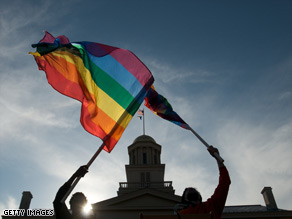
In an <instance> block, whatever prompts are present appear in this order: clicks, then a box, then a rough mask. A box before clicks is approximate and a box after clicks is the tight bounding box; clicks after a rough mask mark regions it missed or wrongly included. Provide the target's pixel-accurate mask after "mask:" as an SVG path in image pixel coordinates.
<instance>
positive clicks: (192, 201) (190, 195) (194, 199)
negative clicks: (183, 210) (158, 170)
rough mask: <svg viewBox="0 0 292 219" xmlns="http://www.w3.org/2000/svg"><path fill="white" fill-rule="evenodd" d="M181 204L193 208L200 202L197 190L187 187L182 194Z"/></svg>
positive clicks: (200, 198)
mask: <svg viewBox="0 0 292 219" xmlns="http://www.w3.org/2000/svg"><path fill="white" fill-rule="evenodd" d="M181 202H182V203H183V204H185V205H192V206H195V205H197V204H198V203H200V202H202V196H201V194H200V192H198V190H197V189H195V188H192V187H188V188H186V189H185V190H184V192H183V195H182V197H181Z"/></svg>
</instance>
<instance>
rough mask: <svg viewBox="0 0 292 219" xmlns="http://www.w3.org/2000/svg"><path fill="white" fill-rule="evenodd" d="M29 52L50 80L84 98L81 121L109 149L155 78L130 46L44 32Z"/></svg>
mask: <svg viewBox="0 0 292 219" xmlns="http://www.w3.org/2000/svg"><path fill="white" fill-rule="evenodd" d="M32 46H33V47H36V48H37V51H36V52H34V53H31V54H32V55H34V58H35V60H36V62H37V64H38V67H39V69H40V70H43V71H45V73H46V76H47V79H48V82H49V83H50V84H51V86H52V87H53V88H54V89H56V90H57V91H59V92H60V93H62V94H64V95H66V96H69V97H71V98H74V99H76V100H79V101H80V102H81V103H82V107H81V117H80V122H81V124H82V126H83V127H84V129H85V130H86V131H88V132H89V133H91V134H93V135H95V136H97V137H99V138H100V139H102V141H103V142H104V145H105V146H104V150H106V151H108V152H110V151H111V150H112V149H113V148H114V146H115V145H116V143H117V142H118V140H119V139H120V137H121V135H122V133H123V132H124V130H125V128H126V127H127V125H128V123H129V122H130V120H131V119H132V117H133V115H134V114H135V113H136V112H137V110H138V108H139V107H140V105H141V103H142V102H143V100H144V98H145V96H146V94H147V92H148V90H149V88H150V86H151V84H152V83H153V81H154V79H153V76H152V74H151V72H150V71H149V69H148V68H147V67H146V66H145V65H144V64H143V63H142V62H141V60H140V59H139V58H137V57H136V56H135V55H134V54H133V53H132V52H130V51H129V50H125V49H121V48H117V47H112V46H108V45H104V44H100V43H93V42H87V41H83V42H76V43H70V41H69V40H68V38H67V37H65V36H59V37H57V38H55V37H53V36H52V35H51V34H50V33H48V32H45V36H44V38H43V39H42V40H41V41H40V42H39V43H38V44H33V45H32Z"/></svg>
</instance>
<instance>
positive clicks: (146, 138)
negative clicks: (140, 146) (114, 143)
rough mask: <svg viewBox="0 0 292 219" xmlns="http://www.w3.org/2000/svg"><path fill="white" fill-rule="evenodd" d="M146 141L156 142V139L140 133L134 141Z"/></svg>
mask: <svg viewBox="0 0 292 219" xmlns="http://www.w3.org/2000/svg"><path fill="white" fill-rule="evenodd" d="M145 141H150V142H153V143H155V144H156V141H155V140H154V139H153V138H152V137H150V136H149V135H140V136H139V137H137V138H136V139H135V140H134V141H133V143H137V142H145Z"/></svg>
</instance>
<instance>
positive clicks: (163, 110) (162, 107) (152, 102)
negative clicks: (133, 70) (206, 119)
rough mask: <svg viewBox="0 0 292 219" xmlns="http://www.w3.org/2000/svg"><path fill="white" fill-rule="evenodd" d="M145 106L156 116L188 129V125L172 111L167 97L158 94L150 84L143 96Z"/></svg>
mask: <svg viewBox="0 0 292 219" xmlns="http://www.w3.org/2000/svg"><path fill="white" fill-rule="evenodd" d="M145 106H146V107H148V108H149V109H150V110H151V111H152V112H153V113H155V114H156V115H157V116H160V117H161V118H163V119H166V120H168V121H170V122H172V123H174V124H176V125H178V126H180V127H182V128H185V129H188V130H190V126H189V125H188V124H187V123H186V122H185V121H184V120H182V119H181V118H180V116H179V115H178V114H177V113H176V112H174V111H173V109H172V106H171V105H170V104H169V102H168V101H167V99H166V98H165V97H163V96H162V95H160V94H158V93H157V92H156V90H155V88H154V86H153V85H152V86H151V88H150V89H149V91H148V93H147V96H146V97H145Z"/></svg>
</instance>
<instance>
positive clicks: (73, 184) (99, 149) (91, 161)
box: [61, 142, 104, 203]
mask: <svg viewBox="0 0 292 219" xmlns="http://www.w3.org/2000/svg"><path fill="white" fill-rule="evenodd" d="M103 148H104V142H102V144H101V145H100V147H99V148H98V149H97V151H96V152H95V154H94V155H93V156H92V157H91V159H90V160H89V161H88V163H87V164H86V166H87V169H89V167H90V166H91V164H92V163H93V161H94V160H95V159H96V158H97V156H98V155H99V154H100V152H101V151H102V149H103ZM80 179H81V177H77V178H76V179H75V181H74V182H73V183H72V185H71V187H70V189H69V190H68V191H67V193H66V194H65V195H64V197H63V198H62V200H61V203H64V202H65V200H66V199H67V198H68V196H69V195H70V193H71V192H72V190H73V189H74V188H75V186H76V185H77V183H78V182H79V180H80Z"/></svg>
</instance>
